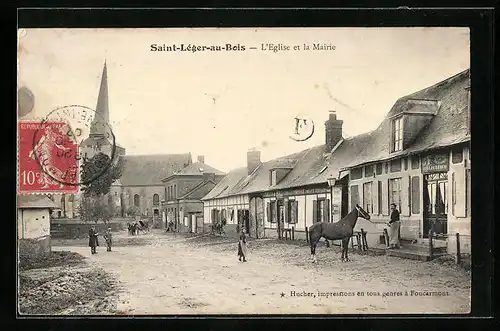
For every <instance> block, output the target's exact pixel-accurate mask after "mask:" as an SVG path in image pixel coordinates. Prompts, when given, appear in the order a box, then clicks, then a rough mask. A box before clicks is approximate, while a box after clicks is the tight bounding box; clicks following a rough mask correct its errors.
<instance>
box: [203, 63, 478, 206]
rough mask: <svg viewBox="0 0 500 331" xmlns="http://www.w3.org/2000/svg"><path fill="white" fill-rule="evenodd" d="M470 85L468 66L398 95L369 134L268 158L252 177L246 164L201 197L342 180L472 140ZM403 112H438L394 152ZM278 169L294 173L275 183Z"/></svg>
mask: <svg viewBox="0 0 500 331" xmlns="http://www.w3.org/2000/svg"><path fill="white" fill-rule="evenodd" d="M468 86H469V70H466V71H463V72H461V73H460V74H458V75H455V76H453V77H451V78H448V79H447V80H444V81H442V82H440V83H438V84H435V85H433V86H431V87H428V88H426V89H423V90H421V91H418V92H416V93H413V94H410V95H408V96H405V97H402V98H400V99H399V100H398V101H397V102H396V103H395V104H394V106H393V107H392V108H391V110H390V112H389V113H388V114H387V116H386V118H385V119H384V120H383V121H382V123H381V124H380V125H379V126H378V128H377V129H375V130H373V131H371V132H367V133H364V134H360V135H357V136H355V137H352V138H348V139H342V140H341V141H340V142H339V143H338V144H337V145H336V146H335V147H334V148H333V149H332V151H330V152H326V153H325V148H326V147H325V145H319V146H316V147H312V148H310V149H306V150H304V151H301V152H298V153H295V154H291V155H288V156H284V157H281V158H277V159H274V160H271V161H267V162H264V163H262V164H261V165H260V166H259V167H257V169H256V170H254V171H253V173H252V174H250V175H248V173H247V169H246V167H243V168H238V169H235V170H233V171H231V172H230V173H229V174H228V175H227V176H226V177H224V178H223V179H222V181H220V182H219V183H218V184H217V185H216V186H215V187H214V189H213V190H212V191H211V192H209V193H208V194H207V195H206V196H205V197H203V199H202V200H209V199H216V198H223V197H228V196H234V195H240V194H249V193H255V192H265V191H275V190H282V189H288V188H294V187H301V186H308V185H318V184H325V183H327V182H328V179H329V178H336V179H338V178H339V175H340V171H341V170H343V169H346V168H349V167H353V166H357V165H361V164H364V163H370V162H375V161H380V160H384V159H389V158H394V157H398V156H401V155H403V154H411V153H416V152H421V151H424V150H429V149H434V148H439V147H444V146H450V145H454V144H457V143H461V142H464V141H468V140H469V139H470V136H469V134H468V129H467V120H468V117H467V116H468V115H467V111H468V109H467V93H468V92H467V90H466V89H465V88H466V87H468ZM407 101H409V102H407ZM403 111H411V112H413V113H415V112H417V113H424V114H430V113H432V114H436V115H435V116H434V118H433V119H432V120H431V121H430V123H429V124H428V125H427V126H426V127H424V128H423V129H422V130H421V131H420V133H419V134H418V135H417V137H416V140H415V142H414V143H413V144H412V145H410V146H409V148H407V149H406V150H404V151H402V152H400V153H390V151H389V147H390V136H391V135H390V134H389V133H390V132H391V117H393V116H395V115H398V114H400V113H401V112H403ZM276 168H289V169H290V168H291V171H290V172H289V173H288V174H287V175H286V176H285V177H284V178H283V179H282V180H281V181H280V182H279V183H278V184H277V185H274V186H271V185H270V183H269V171H270V170H272V169H276Z"/></svg>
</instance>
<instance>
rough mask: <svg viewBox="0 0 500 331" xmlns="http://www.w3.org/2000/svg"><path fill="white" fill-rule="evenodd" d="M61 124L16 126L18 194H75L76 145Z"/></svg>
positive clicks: (77, 170) (32, 123) (66, 128)
mask: <svg viewBox="0 0 500 331" xmlns="http://www.w3.org/2000/svg"><path fill="white" fill-rule="evenodd" d="M68 130H69V127H68V125H67V124H66V123H64V122H55V121H54V122H52V121H50V122H39V121H38V122H37V121H29V122H20V123H19V154H18V160H19V164H18V166H19V178H18V182H19V193H49V192H62V193H77V192H78V186H77V185H76V184H77V182H78V177H79V165H78V160H77V158H75V157H74V156H75V155H78V144H77V143H76V142H75V141H74V140H73V139H70V136H68V135H67V132H68Z"/></svg>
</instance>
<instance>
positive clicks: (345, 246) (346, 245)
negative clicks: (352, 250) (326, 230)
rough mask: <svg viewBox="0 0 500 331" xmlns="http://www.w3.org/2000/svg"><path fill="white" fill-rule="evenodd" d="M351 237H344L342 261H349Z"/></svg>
mask: <svg viewBox="0 0 500 331" xmlns="http://www.w3.org/2000/svg"><path fill="white" fill-rule="evenodd" d="M349 239H350V238H349V237H347V238H344V239H342V262H344V261H345V262H349V257H348V256H347V252H348V251H349Z"/></svg>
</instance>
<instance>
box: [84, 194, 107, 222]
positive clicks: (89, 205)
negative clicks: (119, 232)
mask: <svg viewBox="0 0 500 331" xmlns="http://www.w3.org/2000/svg"><path fill="white" fill-rule="evenodd" d="M79 212H80V218H81V219H82V220H83V221H84V222H85V223H87V222H94V223H98V222H99V221H102V222H104V224H106V223H107V222H108V221H109V220H110V219H111V217H112V216H113V215H112V214H111V211H110V210H109V208H108V206H107V203H105V202H104V199H103V198H102V196H95V195H83V197H82V200H81V202H80V207H79Z"/></svg>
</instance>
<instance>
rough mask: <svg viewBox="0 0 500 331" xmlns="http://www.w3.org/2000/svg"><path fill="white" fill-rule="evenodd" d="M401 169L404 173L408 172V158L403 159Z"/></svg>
mask: <svg viewBox="0 0 500 331" xmlns="http://www.w3.org/2000/svg"><path fill="white" fill-rule="evenodd" d="M403 169H404V170H405V171H406V170H408V158H407V157H405V158H404V159H403Z"/></svg>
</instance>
